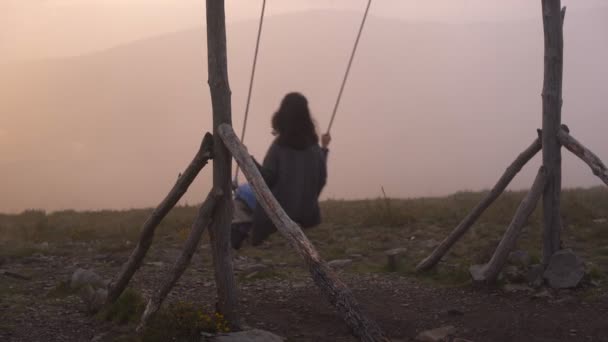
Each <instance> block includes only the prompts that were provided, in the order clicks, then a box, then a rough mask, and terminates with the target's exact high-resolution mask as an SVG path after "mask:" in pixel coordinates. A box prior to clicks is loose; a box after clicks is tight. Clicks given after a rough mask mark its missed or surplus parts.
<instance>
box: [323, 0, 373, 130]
mask: <svg viewBox="0 0 608 342" xmlns="http://www.w3.org/2000/svg"><path fill="white" fill-rule="evenodd" d="M371 4H372V0H368V1H367V7H366V8H365V14H363V20H362V21H361V26H359V33H358V34H357V39H356V40H355V46H354V47H353V51H352V53H351V55H350V60H349V61H348V66H347V67H346V72H345V73H344V79H342V85H341V86H340V92H339V93H338V98H337V99H336V104H335V106H334V111H333V113H332V114H331V119H330V120H329V126H327V134H329V132H330V131H331V126H332V125H333V124H334V119H335V118H336V113H337V112H338V106H339V105H340V100H341V99H342V92H343V91H344V86H345V85H346V80H347V78H348V74H349V73H350V67H351V65H352V64H353V59H354V58H355V52H356V51H357V45H359V39H360V38H361V33H362V32H363V27H364V26H365V21H366V20H367V14H368V13H369V8H370V6H371Z"/></svg>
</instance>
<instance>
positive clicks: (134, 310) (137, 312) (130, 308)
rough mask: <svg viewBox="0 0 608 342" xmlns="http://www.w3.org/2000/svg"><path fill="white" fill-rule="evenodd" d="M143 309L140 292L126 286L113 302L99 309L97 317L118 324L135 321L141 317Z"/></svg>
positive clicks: (143, 304)
mask: <svg viewBox="0 0 608 342" xmlns="http://www.w3.org/2000/svg"><path fill="white" fill-rule="evenodd" d="M144 309H145V303H144V299H143V297H142V296H141V294H139V292H137V291H135V290H133V289H131V288H127V289H126V290H125V291H124V292H123V293H122V295H120V297H119V298H118V300H117V301H116V302H115V303H114V304H112V305H111V306H110V307H108V308H104V309H103V310H102V311H100V312H99V313H98V317H99V318H100V319H103V320H105V321H111V322H115V323H118V324H128V323H135V322H138V321H139V319H140V318H141V315H142V313H143V312H144Z"/></svg>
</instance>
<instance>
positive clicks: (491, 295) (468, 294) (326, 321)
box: [0, 249, 608, 342]
mask: <svg viewBox="0 0 608 342" xmlns="http://www.w3.org/2000/svg"><path fill="white" fill-rule="evenodd" d="M175 253H176V250H175V249H173V250H164V251H156V252H155V253H154V254H153V255H152V256H151V257H150V258H149V259H150V261H155V263H151V264H147V265H145V266H144V267H143V268H142V271H141V272H139V273H138V274H137V276H136V278H135V279H134V280H135V282H134V285H135V287H136V288H137V289H139V290H140V291H141V292H142V293H143V294H144V295H146V296H147V295H149V293H150V291H151V290H152V289H153V287H154V285H155V284H157V283H158V281H159V278H160V277H162V275H163V274H164V273H165V271H166V270H168V268H169V267H170V261H171V260H173V258H174V256H175ZM66 254H69V255H66V256H60V255H53V254H52V253H48V254H46V255H40V254H38V255H34V256H30V257H25V258H14V259H10V260H5V261H4V264H2V265H0V268H2V269H5V270H10V271H11V272H15V273H19V274H23V275H26V276H28V277H31V279H30V280H21V279H16V278H13V277H7V276H0V291H1V292H0V295H1V296H0V341H45V342H46V341H91V340H92V339H94V338H97V340H96V341H105V340H108V341H112V340H115V339H116V336H119V335H121V334H125V332H128V331H129V329H132V328H129V327H117V326H115V325H114V324H111V323H107V322H101V321H99V320H98V319H96V318H94V317H90V316H88V315H87V314H86V313H84V312H83V306H82V305H81V304H80V302H79V299H78V298H77V297H76V296H73V295H69V296H58V295H56V291H57V290H56V287H57V285H58V284H59V283H60V282H61V281H65V280H67V279H68V278H69V276H70V274H71V273H72V272H73V271H74V269H76V268H77V267H82V268H92V269H95V270H96V271H97V272H99V273H101V274H102V275H104V276H110V275H112V274H114V273H115V272H116V271H117V270H118V268H119V265H120V262H121V261H122V260H124V258H125V257H126V255H127V254H126V252H120V253H117V254H113V255H104V254H96V253H95V251H91V250H90V249H83V250H71V253H66ZM70 255H79V257H78V259H76V258H75V257H73V256H70ZM273 267H275V268H281V267H282V268H287V269H290V270H291V271H294V272H296V271H298V269H299V267H298V266H297V265H286V264H285V265H281V264H279V265H274V266H273ZM240 274H241V275H240V276H239V279H241V280H242V281H241V282H240V285H239V286H240V292H241V303H240V305H241V309H242V312H243V316H244V319H245V322H246V323H247V324H248V325H250V326H252V327H256V328H261V329H266V330H270V331H272V332H275V333H277V334H279V335H282V336H284V337H287V338H288V339H289V341H354V339H353V338H352V337H351V336H350V334H349V331H348V329H347V327H346V326H345V324H344V323H343V322H342V321H341V320H340V319H339V317H338V316H337V315H336V314H335V313H334V311H333V309H332V307H331V306H329V304H327V302H326V301H325V299H324V298H323V297H322V294H321V293H320V292H319V291H318V290H317V288H316V287H315V286H314V285H313V284H312V282H311V281H310V280H308V278H307V277H306V275H305V274H304V273H302V272H299V273H298V272H296V273H295V275H293V276H292V277H289V278H282V277H272V276H268V277H259V278H257V279H256V277H250V278H249V279H247V277H244V276H243V274H242V273H240ZM342 278H343V279H344V280H345V282H346V283H347V284H348V285H349V286H350V287H351V289H352V290H353V292H354V293H355V296H356V298H358V299H359V300H360V301H361V303H362V304H363V305H364V306H365V307H366V308H368V309H369V311H370V312H371V315H372V317H374V318H375V319H376V320H377V321H378V323H379V324H380V325H381V326H382V327H383V328H384V329H385V330H386V332H387V333H388V334H389V335H390V336H392V337H393V338H394V339H395V340H400V341H412V340H413V338H414V337H415V336H416V335H417V334H418V333H419V332H420V331H423V330H426V329H433V328H438V327H441V326H445V325H453V326H455V327H456V328H457V334H456V335H457V336H458V337H461V338H466V339H468V340H471V341H477V342H479V341H496V342H500V341H539V342H541V341H543V342H544V341H593V342H597V341H608V294H607V293H606V292H605V291H601V290H598V291H593V292H589V291H584V292H583V291H573V292H568V291H566V292H561V293H549V294H547V293H546V294H545V295H546V296H544V297H541V298H535V297H534V296H533V293H528V292H514V293H506V292H504V291H488V290H482V289H473V288H471V286H464V287H459V288H454V287H452V288H437V287H434V286H429V285H428V284H424V283H421V282H420V281H417V280H415V279H412V278H406V277H402V276H396V275H392V274H386V273H384V274H363V275H362V274H347V273H343V274H342ZM214 286H215V285H214V283H213V278H212V273H211V272H210V269H209V266H208V264H206V263H203V262H201V258H200V257H198V256H196V257H195V261H194V265H193V267H191V268H190V269H189V270H188V271H187V273H186V274H185V276H184V278H183V279H182V280H181V281H180V282H179V284H178V286H177V287H176V288H175V290H174V292H173V293H172V294H171V296H170V299H169V300H170V301H175V300H177V299H179V300H187V301H192V302H194V303H198V304H200V305H201V306H204V307H207V308H210V307H213V303H214V302H215V288H214Z"/></svg>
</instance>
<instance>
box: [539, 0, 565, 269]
mask: <svg viewBox="0 0 608 342" xmlns="http://www.w3.org/2000/svg"><path fill="white" fill-rule="evenodd" d="M542 13H543V28H544V36H545V71H544V83H543V92H542V99H543V139H542V140H543V141H542V143H543V165H544V166H545V168H546V170H547V175H548V180H547V187H546V188H545V192H544V194H543V219H544V230H543V264H545V265H547V264H549V261H550V260H551V256H552V255H553V253H555V252H557V251H558V250H559V249H560V246H561V227H562V223H561V217H560V196H561V185H562V171H561V168H562V158H561V149H560V144H559V140H558V137H557V136H558V133H559V130H560V125H561V119H562V118H561V113H562V74H563V62H564V58H563V57H564V51H563V50H564V39H563V15H564V13H565V12H562V8H561V0H542Z"/></svg>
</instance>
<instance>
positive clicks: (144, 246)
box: [106, 133, 221, 304]
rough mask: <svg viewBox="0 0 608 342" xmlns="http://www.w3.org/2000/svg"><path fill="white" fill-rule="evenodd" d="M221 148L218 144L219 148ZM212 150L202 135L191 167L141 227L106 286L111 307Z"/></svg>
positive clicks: (211, 139) (209, 156) (211, 141)
mask: <svg viewBox="0 0 608 342" xmlns="http://www.w3.org/2000/svg"><path fill="white" fill-rule="evenodd" d="M220 145H221V144H220ZM212 148H213V136H212V135H211V134H209V133H207V134H205V137H204V138H203V141H202V143H201V146H200V148H199V150H198V152H197V153H196V155H195V156H194V159H193V160H192V161H191V162H190V165H188V167H187V168H186V170H185V171H184V172H183V173H182V174H181V176H180V177H179V178H178V179H177V182H176V183H175V185H174V186H173V188H172V189H171V191H170V192H169V194H168V195H167V197H165V199H164V200H163V201H162V202H161V203H160V204H159V205H158V207H156V209H154V211H153V212H152V214H151V215H150V217H148V219H147V220H146V222H145V223H144V225H143V227H142V230H141V233H140V236H139V242H138V243H137V246H135V249H134V250H133V252H132V253H131V255H130V256H129V259H128V260H127V262H126V263H125V264H124V265H123V266H122V269H121V270H120V273H119V274H118V275H117V276H116V278H114V279H113V280H112V281H111V282H110V284H109V285H108V297H107V298H106V304H112V303H114V302H115V301H116V300H117V299H118V297H120V295H121V294H122V292H123V291H124V289H125V288H126V287H127V285H128V284H129V281H131V278H132V277H133V274H135V272H136V271H137V270H138V269H139V267H141V263H142V261H143V259H144V257H145V256H146V253H147V252H148V249H150V246H151V245H152V240H153V239H154V232H155V230H156V227H158V225H159V224H160V222H161V221H162V220H163V219H164V218H165V216H166V215H167V214H168V213H169V211H171V209H172V208H173V207H174V206H175V205H176V204H177V202H178V201H179V200H180V199H181V198H182V196H183V195H184V193H186V190H188V187H189V186H190V184H192V182H193V181H194V179H195V178H196V176H197V175H198V174H199V172H200V171H201V170H202V169H203V167H204V166H205V165H206V164H207V161H208V160H209V159H210V158H211V156H212Z"/></svg>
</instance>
